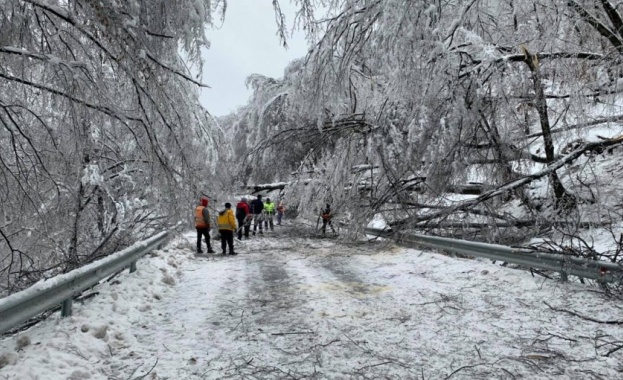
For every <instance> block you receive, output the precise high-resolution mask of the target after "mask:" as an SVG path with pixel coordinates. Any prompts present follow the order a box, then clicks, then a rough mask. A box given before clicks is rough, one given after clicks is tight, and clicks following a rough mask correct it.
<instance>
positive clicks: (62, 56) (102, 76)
mask: <svg viewBox="0 0 623 380" xmlns="http://www.w3.org/2000/svg"><path fill="white" fill-rule="evenodd" d="M221 3H222V2H221V1H216V2H213V1H207V0H206V1H203V2H201V1H199V2H195V1H181V2H178V3H176V5H175V6H171V5H170V4H169V2H167V1H164V0H156V1H146V0H139V1H136V2H116V1H109V0H104V1H99V2H95V3H94V2H91V1H83V0H72V1H67V2H62V4H61V5H55V4H54V3H50V2H45V1H39V0H7V1H5V2H4V3H3V6H2V9H0V12H2V16H1V17H2V18H3V21H6V22H3V24H2V36H1V37H0V83H1V84H2V89H3V90H2V91H1V92H0V181H2V186H1V187H2V192H1V193H0V197H1V198H2V207H0V209H2V211H0V225H1V226H3V227H2V228H3V231H2V235H1V236H0V296H1V295H2V294H4V293H6V292H10V291H13V290H15V289H19V288H21V287H23V286H26V285H28V284H29V283H30V282H31V281H36V280H38V279H39V278H40V277H44V276H49V275H53V274H54V273H57V272H59V271H67V270H71V269H73V268H75V267H77V266H79V265H81V264H82V263H84V262H89V261H92V260H93V259H94V258H95V257H100V256H102V255H106V254H108V253H110V252H112V251H114V250H115V249H118V248H119V247H122V246H124V245H125V244H127V243H129V242H131V241H134V240H136V239H138V238H140V237H141V236H143V235H145V234H150V233H152V230H150V229H152V228H154V227H158V226H160V227H163V226H166V225H167V224H168V223H170V222H171V220H172V219H173V217H174V214H175V213H176V212H178V210H179V209H183V208H184V207H183V206H182V207H179V206H180V205H185V204H186V203H185V202H186V199H184V198H186V197H188V195H189V194H188V191H190V190H191V189H194V188H196V187H197V186H196V184H194V182H195V181H196V178H197V177H206V176H205V174H207V173H208V172H209V171H210V170H211V169H210V167H206V165H205V161H203V160H202V159H201V157H200V156H199V155H197V154H196V152H197V151H199V149H201V150H202V151H203V154H204V155H211V154H213V152H212V151H213V150H214V148H213V146H212V145H211V143H212V141H210V139H209V137H208V136H206V135H205V134H203V133H202V131H204V130H208V131H209V130H210V129H211V125H210V121H209V120H208V119H207V115H206V114H205V112H204V111H203V110H202V109H201V108H200V107H199V105H198V102H197V98H196V97H197V92H196V90H195V87H196V86H202V85H203V84H201V83H200V82H198V81H197V80H195V79H193V78H192V76H191V75H190V73H189V72H188V70H187V69H186V67H185V64H184V62H183V61H182V59H181V58H180V56H179V54H178V49H179V48H180V46H181V48H182V50H183V51H184V53H185V54H186V56H188V57H190V59H191V60H192V61H193V62H194V63H198V64H200V63H201V62H200V56H199V53H200V52H199V50H200V48H201V47H202V46H205V44H206V40H205V36H204V27H205V25H206V24H207V23H209V22H210V21H211V20H212V14H213V12H215V11H216V10H217V7H219V6H220V5H221ZM187 155H189V156H187ZM214 161H215V160H214ZM214 161H211V162H214ZM214 164H216V163H215V162H214ZM191 172H192V173H193V175H192V176H191V175H188V173H191ZM201 173H203V174H201ZM156 178H157V179H158V180H157V181H155V180H154V179H156ZM163 197H166V198H167V199H169V200H170V202H166V204H161V208H160V209H158V210H157V211H155V210H148V209H147V208H146V206H147V205H148V204H150V203H153V204H155V203H156V202H155V200H157V199H162V198H163ZM179 202H182V203H179ZM32 258H36V260H34V261H33V260H32ZM33 262H36V263H37V265H36V266H35V267H33V266H32V263H33ZM22 264H28V268H26V269H24V268H20V265H22ZM15 268H20V269H17V270H15Z"/></svg>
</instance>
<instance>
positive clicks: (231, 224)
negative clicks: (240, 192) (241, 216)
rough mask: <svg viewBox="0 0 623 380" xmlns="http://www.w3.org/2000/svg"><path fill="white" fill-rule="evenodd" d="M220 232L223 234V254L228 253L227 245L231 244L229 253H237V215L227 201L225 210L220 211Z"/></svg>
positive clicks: (218, 220)
mask: <svg viewBox="0 0 623 380" xmlns="http://www.w3.org/2000/svg"><path fill="white" fill-rule="evenodd" d="M217 222H218V232H219V233H220V234H221V248H222V249H223V255H226V254H227V250H226V248H227V246H229V254H230V255H235V254H236V252H234V231H236V229H237V225H236V216H235V215H234V212H233V211H232V210H231V203H229V202H227V203H225V210H223V211H220V212H219V213H218V219H217Z"/></svg>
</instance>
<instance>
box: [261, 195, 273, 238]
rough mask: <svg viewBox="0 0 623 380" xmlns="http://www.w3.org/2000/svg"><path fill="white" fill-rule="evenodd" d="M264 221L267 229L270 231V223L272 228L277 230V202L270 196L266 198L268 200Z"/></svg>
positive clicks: (265, 204) (265, 203) (265, 206)
mask: <svg viewBox="0 0 623 380" xmlns="http://www.w3.org/2000/svg"><path fill="white" fill-rule="evenodd" d="M264 216H265V219H264V223H265V225H266V231H268V226H269V225H270V230H271V231H274V230H275V225H274V224H273V217H274V216H275V203H273V202H272V201H271V200H270V198H266V202H264Z"/></svg>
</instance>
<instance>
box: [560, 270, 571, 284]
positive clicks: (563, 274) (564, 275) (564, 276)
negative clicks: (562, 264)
mask: <svg viewBox="0 0 623 380" xmlns="http://www.w3.org/2000/svg"><path fill="white" fill-rule="evenodd" d="M560 280H561V281H563V282H567V281H569V276H567V272H560Z"/></svg>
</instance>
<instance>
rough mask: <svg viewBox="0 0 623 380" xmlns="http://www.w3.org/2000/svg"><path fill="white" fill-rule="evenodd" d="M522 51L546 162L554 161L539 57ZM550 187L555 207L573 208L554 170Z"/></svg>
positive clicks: (568, 195) (570, 198) (523, 47)
mask: <svg viewBox="0 0 623 380" xmlns="http://www.w3.org/2000/svg"><path fill="white" fill-rule="evenodd" d="M522 50H523V53H524V62H525V63H526V65H527V66H528V68H530V72H531V73H532V82H533V86H534V94H535V98H534V102H535V105H536V109H537V112H538V114H539V119H540V122H541V131H542V132H543V143H544V145H545V157H546V158H547V163H551V162H553V161H554V159H555V156H554V142H553V140H552V133H551V126H550V124H549V115H548V112H547V100H546V99H545V93H544V91H543V83H542V81H541V72H540V70H539V59H538V57H537V55H536V54H532V53H530V52H529V51H528V49H527V48H526V47H525V46H522ZM549 179H550V182H551V184H552V188H553V189H554V196H555V197H556V207H559V208H560V207H562V208H573V207H575V204H576V200H575V197H573V196H572V195H571V194H569V193H568V192H567V191H566V190H565V188H564V186H563V185H562V182H560V178H558V174H557V173H556V171H555V170H554V171H552V173H551V174H550V176H549Z"/></svg>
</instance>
